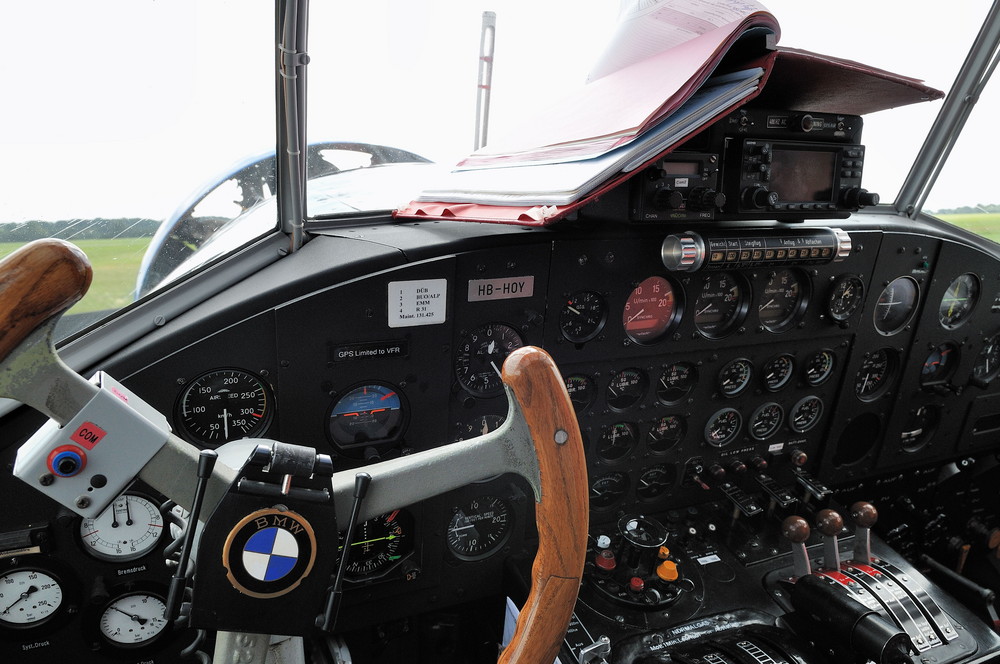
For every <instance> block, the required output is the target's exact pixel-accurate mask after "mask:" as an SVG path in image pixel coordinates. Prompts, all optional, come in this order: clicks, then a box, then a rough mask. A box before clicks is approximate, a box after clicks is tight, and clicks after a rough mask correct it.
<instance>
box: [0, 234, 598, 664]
mask: <svg viewBox="0 0 1000 664" xmlns="http://www.w3.org/2000/svg"><path fill="white" fill-rule="evenodd" d="M0 274H2V275H3V279H2V281H0V364H2V363H3V362H4V361H5V360H6V359H7V357H8V356H9V355H10V354H11V353H12V352H13V351H14V350H16V349H17V348H18V346H19V345H20V344H21V343H22V342H23V341H24V340H25V339H26V338H27V337H28V336H29V335H30V334H31V333H32V332H34V331H35V330H36V329H37V328H38V327H39V326H41V325H42V324H44V323H45V322H46V321H48V320H50V319H52V318H53V317H55V316H58V315H59V314H61V313H63V312H64V311H66V310H67V309H69V308H70V307H71V306H73V305H74V304H75V303H77V302H79V301H80V299H81V298H82V297H83V296H84V295H85V294H86V292H87V289H88V288H89V287H90V283H91V280H92V279H93V269H92V268H91V265H90V262H89V260H88V259H87V257H86V255H85V254H84V253H83V252H82V251H81V250H80V249H78V248H77V247H75V246H73V245H72V244H70V243H68V242H65V241H62V240H55V239H47V240H37V241H35V242H32V243H30V244H28V245H26V246H24V247H21V248H20V249H18V250H17V251H15V252H14V253H12V254H11V255H9V256H7V257H6V258H5V259H3V260H2V261H0ZM503 379H504V382H505V383H507V384H508V385H509V386H510V387H511V389H512V390H513V391H514V394H515V395H516V397H517V400H518V402H519V403H520V405H521V409H522V412H523V414H524V418H525V420H526V422H527V425H528V429H529V431H530V433H531V438H532V442H533V444H534V448H535V453H536V455H537V457H538V467H539V476H540V487H541V500H539V501H538V502H537V503H536V505H535V522H536V525H537V527H538V538H539V542H538V553H537V555H536V556H535V562H534V565H533V567H532V584H531V592H530V594H529V595H528V598H527V600H526V601H525V604H524V608H523V609H522V611H521V614H520V617H519V619H518V622H517V628H516V630H515V632H514V636H513V639H512V640H511V642H510V644H509V645H508V646H507V648H506V649H505V650H504V651H503V653H502V654H501V655H500V659H499V664H525V663H528V662H531V663H534V662H546V661H548V662H551V661H552V660H553V659H555V657H556V655H557V654H558V652H559V647H560V644H561V643H562V639H563V636H564V634H565V631H566V627H567V626H568V625H569V621H570V618H571V617H572V614H573V607H574V605H575V602H576V596H577V592H578V591H579V587H580V581H581V578H582V576H583V564H584V559H585V556H586V549H587V525H588V521H587V519H588V495H587V486H588V485H587V469H586V461H585V458H584V453H583V442H582V440H581V438H580V430H579V427H578V426H577V422H576V415H575V413H574V410H573V406H572V403H571V402H570V400H569V396H568V395H567V393H566V387H565V383H564V382H563V379H562V377H561V376H560V374H559V372H558V370H557V369H556V366H555V363H554V362H553V361H552V358H551V357H549V355H548V353H546V352H545V351H543V350H541V349H539V348H533V347H525V348H520V349H518V350H516V351H514V352H513V353H511V355H510V357H508V358H507V361H506V362H505V363H504V368H503Z"/></svg>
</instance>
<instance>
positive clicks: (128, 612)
mask: <svg viewBox="0 0 1000 664" xmlns="http://www.w3.org/2000/svg"><path fill="white" fill-rule="evenodd" d="M166 610H167V606H166V603H165V602H164V601H163V598H162V597H160V596H159V595H154V594H153V593H147V592H133V593H126V594H124V595H121V596H120V597H116V598H115V599H113V600H111V602H109V603H108V605H107V606H106V607H105V608H104V611H103V612H102V613H101V618H100V620H99V621H98V627H99V629H100V632H101V636H102V637H104V638H105V639H107V640H108V641H109V642H110V643H111V644H113V645H116V646H118V647H119V648H141V647H142V646H145V645H148V644H149V643H151V642H152V641H154V640H155V639H156V638H157V637H159V636H160V635H161V634H163V631H164V630H165V629H166V628H167V625H168V624H169V622H168V621H167V619H166V617H165V616H164V613H166Z"/></svg>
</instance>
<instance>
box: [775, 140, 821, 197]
mask: <svg viewBox="0 0 1000 664" xmlns="http://www.w3.org/2000/svg"><path fill="white" fill-rule="evenodd" d="M836 156H837V153H836V152H834V151H831V150H783V149H781V148H777V147H775V148H774V150H773V152H772V160H771V179H770V187H769V188H770V190H771V191H773V192H776V193H777V194H778V199H779V201H781V202H788V203H812V202H815V203H830V202H833V185H834V175H835V170H834V169H835V168H836Z"/></svg>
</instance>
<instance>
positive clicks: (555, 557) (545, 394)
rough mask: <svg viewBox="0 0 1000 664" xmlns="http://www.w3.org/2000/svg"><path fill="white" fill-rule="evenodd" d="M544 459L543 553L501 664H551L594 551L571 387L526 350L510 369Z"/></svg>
mask: <svg viewBox="0 0 1000 664" xmlns="http://www.w3.org/2000/svg"><path fill="white" fill-rule="evenodd" d="M503 379H504V382H505V383H507V384H508V385H509V386H510V387H511V389H512V390H513V391H514V394H515V395H516V396H517V400H518V402H519V403H520V404H521V408H522V410H523V412H524V418H525V420H526V421H527V423H528V428H529V430H530V431H531V438H532V440H533V442H534V445H535V453H536V454H537V456H538V465H539V470H540V475H541V488H542V499H541V501H539V502H538V503H537V504H536V505H535V523H536V525H537V526H538V553H537V554H536V555H535V563H534V566H533V567H532V570H531V576H532V578H531V592H530V594H529V595H528V599H527V600H526V601H525V603H524V608H523V609H522V610H521V614H520V616H519V618H518V621H517V628H516V630H515V632H514V637H513V639H512V640H511V642H510V644H509V645H508V646H507V648H506V649H505V650H504V651H503V653H501V655H500V659H499V660H498V664H513V663H515V662H518V663H524V664H527V663H528V662H531V663H535V662H551V661H552V660H553V659H555V657H556V655H558V654H559V646H560V644H561V643H562V640H563V636H564V635H565V633H566V627H567V626H568V625H569V621H570V618H571V617H572V615H573V607H574V605H575V604H576V596H577V592H578V591H579V589H580V580H581V578H582V576H583V563H584V560H585V558H586V552H587V525H588V521H587V519H588V514H589V512H588V493H587V466H586V460H585V458H584V453H583V442H582V440H581V439H580V429H579V427H578V426H577V422H576V415H575V412H574V410H573V405H572V403H571V402H570V400H569V395H568V394H567V393H566V386H565V383H564V381H563V379H562V377H561V376H560V374H559V371H558V370H557V369H556V365H555V363H554V362H553V361H552V358H551V357H549V355H548V353H546V352H545V351H543V350H541V349H539V348H533V347H530V346H529V347H525V348H519V349H518V350H516V351H514V352H513V353H511V354H510V356H509V357H508V358H507V361H506V362H505V363H504V366H503Z"/></svg>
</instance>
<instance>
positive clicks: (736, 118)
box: [631, 108, 879, 221]
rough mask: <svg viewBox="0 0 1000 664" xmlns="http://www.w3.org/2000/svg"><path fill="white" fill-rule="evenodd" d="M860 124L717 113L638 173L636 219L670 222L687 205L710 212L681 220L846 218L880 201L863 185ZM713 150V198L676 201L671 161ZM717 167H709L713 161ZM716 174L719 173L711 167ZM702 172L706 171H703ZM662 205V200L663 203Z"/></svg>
mask: <svg viewBox="0 0 1000 664" xmlns="http://www.w3.org/2000/svg"><path fill="white" fill-rule="evenodd" d="M861 128H862V121H861V118H860V117H859V116H856V115H842V114H834V113H807V112H801V111H771V110H765V109H756V108H744V109H740V110H738V111H735V112H733V113H731V114H729V115H727V116H726V117H724V118H722V119H721V120H719V121H718V122H716V123H715V124H714V125H712V126H711V127H709V128H708V129H707V130H706V131H704V132H702V133H701V134H699V135H698V136H695V137H694V138H692V139H691V140H689V141H688V142H687V143H685V144H684V145H682V146H680V147H679V148H678V149H677V150H675V151H673V152H671V153H669V154H667V155H665V156H664V158H663V159H662V160H660V161H659V162H657V164H656V165H655V167H654V168H652V169H647V173H646V174H645V175H646V176H647V177H646V178H643V177H641V176H640V177H637V178H636V180H637V181H638V184H637V186H636V187H635V189H633V206H632V215H631V216H632V220H633V221H670V220H675V219H678V220H679V218H683V217H681V216H680V215H676V214H670V213H671V212H672V211H675V210H679V209H690V208H691V207H692V205H691V203H694V206H695V207H697V206H698V205H701V206H702V207H701V210H705V211H708V212H710V214H702V215H700V216H690V215H689V216H687V217H686V218H683V219H684V220H694V219H706V218H707V219H716V220H739V219H774V220H780V221H799V220H802V219H843V218H846V217H848V216H850V213H851V212H856V211H857V210H858V209H859V208H862V207H865V206H867V205H877V204H878V200H879V197H878V194H876V193H873V192H869V191H868V190H866V189H863V188H862V186H861V176H862V172H863V170H864V162H865V147H864V146H863V145H861V143H860V140H861ZM705 155H710V156H714V155H718V156H719V158H718V165H717V169H716V168H713V169H711V176H712V182H710V183H709V184H711V185H714V186H711V187H710V188H711V190H712V195H711V197H709V196H707V195H705V194H704V192H705V191H706V190H707V189H709V187H705V186H703V187H701V188H700V189H699V192H698V193H699V195H700V196H701V198H699V199H697V202H696V201H695V199H692V198H690V197H688V198H686V199H685V200H684V201H681V200H680V199H679V198H678V192H679V193H681V194H684V193H685V192H684V191H683V190H682V189H681V188H679V187H672V190H673V193H663V190H664V189H665V188H671V187H670V186H669V179H667V180H665V179H664V177H661V174H669V173H670V172H671V171H672V170H676V166H675V165H680V164H686V163H689V162H690V163H696V164H701V163H703V159H704V158H705ZM714 165H715V164H713V166H714ZM716 171H717V172H716ZM702 172H704V173H706V175H707V174H708V170H706V169H703V170H702ZM665 203H666V205H664V204H665Z"/></svg>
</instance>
